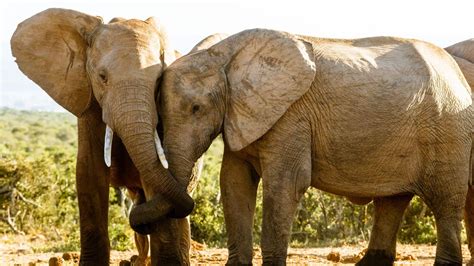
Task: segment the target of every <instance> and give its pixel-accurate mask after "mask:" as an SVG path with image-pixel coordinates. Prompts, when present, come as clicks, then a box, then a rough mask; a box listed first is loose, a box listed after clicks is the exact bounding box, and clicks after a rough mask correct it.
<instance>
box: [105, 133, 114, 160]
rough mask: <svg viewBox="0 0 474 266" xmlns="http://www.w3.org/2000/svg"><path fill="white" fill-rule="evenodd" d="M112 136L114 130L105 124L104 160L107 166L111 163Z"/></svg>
mask: <svg viewBox="0 0 474 266" xmlns="http://www.w3.org/2000/svg"><path fill="white" fill-rule="evenodd" d="M113 137H114V132H113V131H112V129H111V128H110V127H109V125H107V126H106V127H105V141H104V161H105V165H107V167H110V165H111V164H112V139H113Z"/></svg>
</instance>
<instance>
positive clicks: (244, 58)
mask: <svg viewBox="0 0 474 266" xmlns="http://www.w3.org/2000/svg"><path fill="white" fill-rule="evenodd" d="M235 36H238V37H237V38H235ZM233 37H234V38H232V37H229V38H228V39H227V40H225V41H224V42H225V43H229V45H230V46H234V47H235V46H237V47H238V46H239V44H242V47H239V48H237V49H235V50H234V52H233V56H232V58H233V59H232V60H231V61H230V62H229V63H228V65H227V69H226V75H227V82H228V86H229V90H230V92H229V94H230V99H229V103H228V107H227V112H226V117H225V120H224V133H225V138H226V141H227V143H228V145H229V147H230V148H231V150H233V151H237V150H241V149H242V148H244V147H246V146H247V145H249V144H250V143H252V142H254V141H255V140H257V139H258V138H260V137H261V136H263V135H264V134H265V133H266V132H267V131H268V130H269V129H270V128H271V127H272V126H273V125H274V124H275V123H276V122H277V120H278V119H280V117H281V116H283V114H284V113H285V112H286V110H287V109H288V108H289V107H290V105H291V104H293V103H294V102H295V101H297V100H298V99H299V98H300V97H301V96H303V95H304V94H305V93H306V92H307V91H308V90H309V88H310V86H311V83H312V82H313V80H314V77H315V74H316V65H315V62H314V55H313V48H312V45H311V44H310V43H308V42H306V41H304V40H301V39H298V38H297V37H296V36H293V35H290V34H287V33H283V32H277V31H271V30H261V29H256V30H249V31H244V32H243V33H240V34H237V35H234V36H233Z"/></svg>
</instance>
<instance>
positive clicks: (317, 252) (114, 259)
mask: <svg viewBox="0 0 474 266" xmlns="http://www.w3.org/2000/svg"><path fill="white" fill-rule="evenodd" d="M42 241H43V240H42V239H41V237H39V238H33V239H32V238H31V237H26V236H25V237H17V236H16V237H15V239H12V237H11V236H7V235H5V236H3V237H1V238H0V265H2V266H3V265H12V266H19V265H25V266H33V265H48V264H49V261H50V259H51V258H56V259H55V260H60V261H62V264H56V265H77V257H78V253H77V252H67V253H64V252H61V253H35V252H34V251H33V250H34V249H35V247H37V246H39V245H41V244H42V243H41V242H42ZM365 247H366V243H361V244H358V245H351V246H342V247H323V248H290V249H289V250H288V258H287V262H288V265H353V264H354V263H355V262H357V261H358V259H360V258H361V256H362V255H363V252H364V248H365ZM254 251H255V256H254V261H253V262H254V265H260V264H261V262H262V260H261V254H260V250H259V249H258V248H255V250H254ZM397 251H398V253H399V255H398V256H397V257H398V260H397V261H396V263H395V265H433V262H434V255H435V246H429V245H400V244H399V245H398V246H397ZM134 254H135V252H133V251H112V254H111V263H110V265H130V264H124V261H125V260H126V261H129V260H130V257H131V256H133V255H134ZM463 255H464V263H466V262H467V261H468V259H469V252H468V250H467V246H466V245H463ZM63 258H66V260H65V259H63ZM75 259H76V262H74V260H75ZM226 259H227V250H226V249H213V248H206V247H204V246H203V245H200V244H198V243H193V247H192V250H191V263H192V264H193V265H224V264H225V261H226ZM121 261H122V263H121Z"/></svg>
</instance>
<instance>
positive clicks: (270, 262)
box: [262, 258, 286, 266]
mask: <svg viewBox="0 0 474 266" xmlns="http://www.w3.org/2000/svg"><path fill="white" fill-rule="evenodd" d="M262 265H264V266H280V265H282V266H283V265H286V258H278V259H277V258H274V259H265V258H264V259H263V264H262Z"/></svg>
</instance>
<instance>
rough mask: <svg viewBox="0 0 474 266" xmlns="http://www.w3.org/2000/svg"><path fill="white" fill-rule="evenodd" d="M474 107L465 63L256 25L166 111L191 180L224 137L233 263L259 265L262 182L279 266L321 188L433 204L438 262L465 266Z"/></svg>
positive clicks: (419, 45)
mask: <svg viewBox="0 0 474 266" xmlns="http://www.w3.org/2000/svg"><path fill="white" fill-rule="evenodd" d="M471 103H472V100H471V95H470V90H469V86H468V84H467V83H466V81H465V79H464V77H463V76H462V73H461V72H460V71H459V68H458V67H457V65H456V63H455V62H454V61H453V60H452V58H451V57H450V56H449V55H448V54H447V53H446V52H445V51H444V50H442V49H440V48H438V47H436V46H433V45H431V44H429V43H425V42H421V41H416V40H406V39H398V38H391V37H376V38H365V39H357V40H335V39H322V38H314V37H307V36H300V35H292V34H288V33H284V32H278V31H272V30H264V29H254V30H247V31H243V32H241V33H238V34H236V35H233V36H230V37H228V38H227V39H225V40H223V41H221V42H219V43H218V44H216V45H214V46H212V47H210V48H209V49H206V50H203V51H200V52H197V53H193V54H190V55H187V56H183V57H181V58H180V59H178V60H176V61H175V62H174V63H173V64H172V65H171V66H169V67H168V68H167V69H166V71H165V72H164V74H163V79H162V83H161V85H160V111H159V115H160V117H161V121H162V123H161V125H162V126H163V130H164V134H163V137H164V139H163V143H164V149H165V153H166V155H167V158H168V160H169V166H170V167H169V170H170V172H171V173H172V174H173V176H175V177H176V178H178V179H179V180H185V179H186V178H188V177H189V176H190V174H191V169H192V166H193V164H194V162H195V161H196V159H197V158H199V156H201V155H202V153H203V152H204V151H205V150H206V149H207V148H208V147H209V145H210V143H211V141H212V140H213V139H214V138H215V137H216V136H218V135H219V134H220V133H223V136H224V143H225V148H224V157H223V162H222V169H221V192H222V200H223V204H224V214H225V222H226V228H227V232H228V248H229V259H228V263H229V264H238V263H244V264H248V263H251V261H252V234H251V232H252V223H253V215H254V210H255V197H256V191H257V184H258V182H259V178H260V177H261V178H262V180H263V229H262V241H261V248H262V255H263V262H264V263H266V264H285V261H286V254H287V246H288V239H289V236H290V232H291V223H292V220H293V215H294V212H295V209H296V206H297V204H298V202H299V200H300V198H301V196H302V194H303V193H304V192H305V191H306V189H307V188H308V187H309V186H313V187H316V188H319V189H322V190H325V191H328V192H331V193H335V194H339V195H343V196H347V197H358V198H374V197H386V196H392V195H400V196H403V195H411V194H416V195H419V196H420V197H422V198H423V199H424V200H425V202H427V203H428V205H429V206H430V207H431V209H432V210H433V212H434V213H435V216H436V221H437V231H438V249H437V254H436V262H437V263H455V264H457V263H460V262H461V260H462V257H461V248H460V218H461V216H462V208H463V205H464V204H463V203H462V199H463V198H464V197H465V196H466V193H467V184H468V176H469V156H470V150H471V140H470V133H471V132H472V125H471V124H470V123H469V121H468V119H470V117H471V116H470V115H471V114H470V109H469V108H470V106H471ZM147 204H150V203H148V202H147V203H145V204H144V205H147ZM164 213H166V211H164ZM155 215H156V216H155V217H154V219H159V218H160V215H163V214H159V213H157V212H155Z"/></svg>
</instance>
